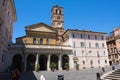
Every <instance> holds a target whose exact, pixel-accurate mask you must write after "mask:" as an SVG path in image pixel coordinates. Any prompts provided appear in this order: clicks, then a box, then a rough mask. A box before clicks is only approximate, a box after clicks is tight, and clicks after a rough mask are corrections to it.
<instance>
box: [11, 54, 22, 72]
mask: <svg viewBox="0 0 120 80" xmlns="http://www.w3.org/2000/svg"><path fill="white" fill-rule="evenodd" d="M21 66H22V56H21V55H20V54H16V55H14V56H13V59H12V67H13V68H18V69H19V70H21Z"/></svg>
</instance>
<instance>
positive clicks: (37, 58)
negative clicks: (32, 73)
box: [35, 53, 39, 68]
mask: <svg viewBox="0 0 120 80" xmlns="http://www.w3.org/2000/svg"><path fill="white" fill-rule="evenodd" d="M38 61H39V55H38V53H37V54H36V61H35V68H36V65H37V64H38V63H39V62H38Z"/></svg>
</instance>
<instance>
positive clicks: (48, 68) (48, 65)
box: [47, 54, 50, 71]
mask: <svg viewBox="0 0 120 80" xmlns="http://www.w3.org/2000/svg"><path fill="white" fill-rule="evenodd" d="M47 70H48V71H50V54H48V60H47Z"/></svg>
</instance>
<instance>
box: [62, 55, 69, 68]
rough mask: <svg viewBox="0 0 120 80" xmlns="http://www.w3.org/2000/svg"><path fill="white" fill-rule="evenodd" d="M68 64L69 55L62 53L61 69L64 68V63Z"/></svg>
mask: <svg viewBox="0 0 120 80" xmlns="http://www.w3.org/2000/svg"><path fill="white" fill-rule="evenodd" d="M66 63H67V64H68V65H69V57H68V55H65V54H64V55H63V56H62V69H63V70H65V64H66Z"/></svg>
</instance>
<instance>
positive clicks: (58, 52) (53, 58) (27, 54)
mask: <svg viewBox="0 0 120 80" xmlns="http://www.w3.org/2000/svg"><path fill="white" fill-rule="evenodd" d="M12 47H13V48H17V47H18V48H23V49H22V50H23V53H20V54H21V56H22V60H23V61H22V64H24V66H23V68H24V71H30V70H35V65H36V64H39V65H40V70H48V71H49V70H50V64H51V63H52V62H53V63H55V64H56V70H64V69H65V68H64V65H65V63H70V62H69V61H70V59H72V58H71V57H70V56H69V55H71V53H72V48H71V47H70V46H55V45H51V46H50V45H49V46H48V45H47V46H46V45H36V46H34V45H24V46H23V45H13V46H12ZM20 50H21V49H20ZM14 52H15V53H16V54H17V53H19V52H22V51H17V52H16V51H14ZM69 65H70V64H69Z"/></svg>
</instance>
